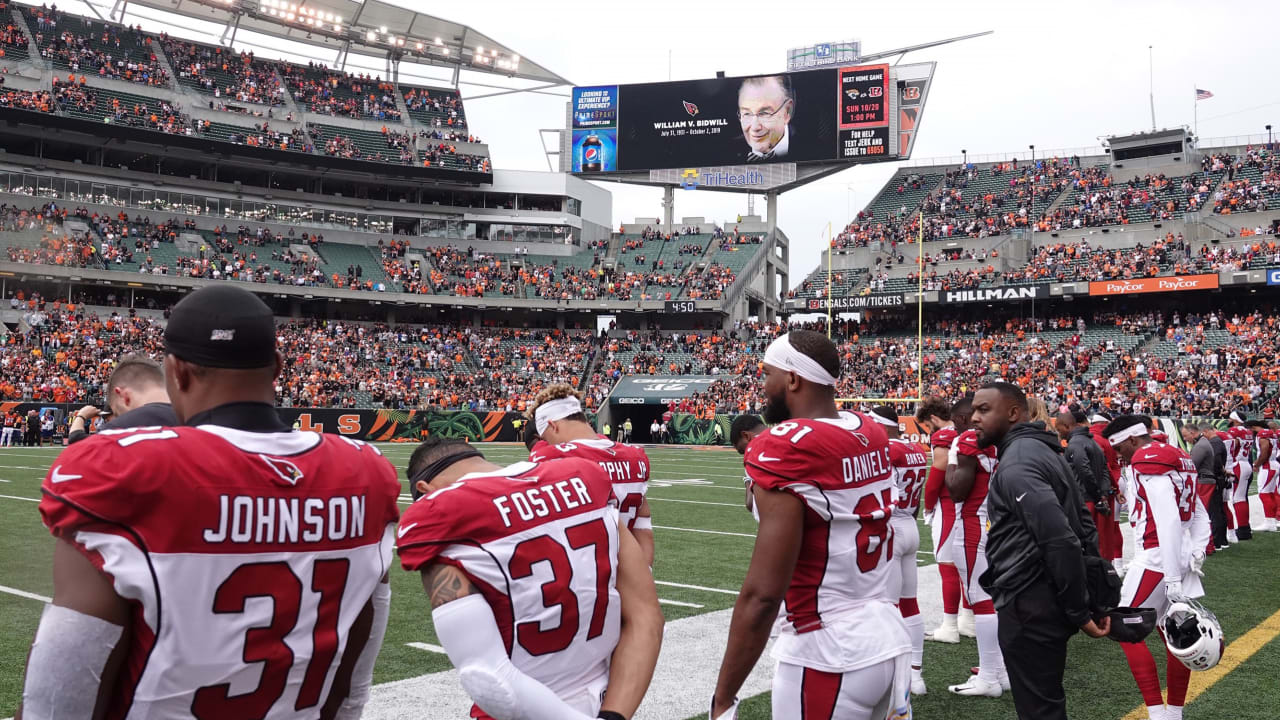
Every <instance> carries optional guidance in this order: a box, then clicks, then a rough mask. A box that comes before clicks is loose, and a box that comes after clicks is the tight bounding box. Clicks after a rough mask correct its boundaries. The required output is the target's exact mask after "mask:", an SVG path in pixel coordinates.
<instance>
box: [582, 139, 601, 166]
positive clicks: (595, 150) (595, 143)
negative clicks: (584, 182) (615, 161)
mask: <svg viewBox="0 0 1280 720" xmlns="http://www.w3.org/2000/svg"><path fill="white" fill-rule="evenodd" d="M602 169H604V143H602V142H600V138H598V137H596V135H595V133H592V134H590V135H588V136H587V139H586V140H583V141H582V172H600V171H601V170H602Z"/></svg>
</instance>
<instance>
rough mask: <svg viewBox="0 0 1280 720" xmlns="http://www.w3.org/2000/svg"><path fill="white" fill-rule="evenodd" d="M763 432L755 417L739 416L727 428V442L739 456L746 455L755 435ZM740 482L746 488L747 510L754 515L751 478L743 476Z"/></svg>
mask: <svg viewBox="0 0 1280 720" xmlns="http://www.w3.org/2000/svg"><path fill="white" fill-rule="evenodd" d="M764 431H765V426H764V423H763V422H761V421H760V418H759V417H758V416H756V415H739V416H738V417H736V418H734V419H733V424H732V425H730V426H729V442H731V443H733V449H734V450H737V451H738V454H739V455H746V454H747V446H748V445H750V444H751V441H752V440H754V439H755V438H756V436H757V435H759V434H760V433H762V432H764ZM742 480H743V482H744V483H746V486H747V510H749V511H751V512H752V514H754V513H755V503H753V502H752V501H751V478H750V477H749V476H747V475H746V474H743V476H742Z"/></svg>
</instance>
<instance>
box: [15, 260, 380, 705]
mask: <svg viewBox="0 0 1280 720" xmlns="http://www.w3.org/2000/svg"><path fill="white" fill-rule="evenodd" d="M164 343H165V352H166V357H165V361H164V366H165V377H166V385H167V386H168V394H169V398H170V400H171V401H172V404H173V412H174V414H175V415H176V416H177V418H178V420H180V421H181V422H183V423H184V424H185V426H184V427H175V428H160V427H141V428H131V429H120V430H105V431H103V432H100V433H97V434H95V435H93V436H92V437H89V438H87V439H85V440H84V441H82V442H79V443H76V444H75V445H73V446H72V447H70V448H68V449H67V450H65V451H64V452H63V454H62V455H60V456H59V457H58V461H57V464H56V465H55V466H54V467H53V468H52V469H51V470H50V471H49V474H48V476H47V478H46V479H45V483H44V487H43V493H44V497H43V499H42V500H41V501H40V514H41V516H42V517H43V519H44V521H45V525H46V526H47V527H48V528H49V530H50V532H51V533H52V534H53V535H54V536H55V537H56V538H57V542H56V544H55V546H54V552H53V603H52V604H50V605H47V606H46V607H45V609H44V613H43V614H42V615H41V619H40V625H39V628H38V629H37V630H36V637H35V640H34V642H33V643H32V647H31V654H30V656H29V658H28V661H27V673H26V682H25V686H24V688H23V696H22V697H23V704H22V706H21V707H20V708H19V711H18V716H19V717H23V718H26V719H27V720H46V719H54V718H56V719H57V720H90V719H91V718H94V719H96V718H109V719H110V720H118V719H120V718H126V719H130V720H142V719H146V720H152V719H157V720H167V719H169V718H182V719H183V720H188V719H190V718H193V717H194V718H198V719H199V720H222V719H223V718H271V719H272V720H294V719H296V720H313V719H314V718H317V717H321V718H326V719H329V718H337V719H338V720H355V719H357V718H359V717H360V714H361V712H362V710H363V706H364V703H365V700H366V698H367V697H368V693H369V686H370V683H371V682H372V679H373V665H374V661H375V659H376V658H377V655H378V650H379V649H380V647H381V645H382V634H383V631H384V630H385V629H386V623H387V615H388V612H389V609H390V605H391V589H390V586H389V584H388V583H387V581H386V572H387V567H388V566H389V564H390V562H391V550H392V543H393V541H394V532H395V522H396V519H397V518H398V516H399V509H398V506H397V504H396V502H397V499H398V498H399V495H400V483H399V481H398V480H397V479H396V474H395V468H394V467H392V466H391V463H389V462H388V461H387V460H386V459H385V458H383V457H382V455H381V454H380V453H379V452H378V451H377V450H376V449H375V448H373V447H372V446H368V445H366V444H365V443H362V442H357V441H353V440H348V439H346V438H342V437H339V436H337V435H321V434H319V433H313V432H296V431H291V430H290V429H289V427H288V426H286V425H285V424H284V423H282V422H281V421H280V418H279V416H278V415H277V413H276V409H275V404H274V403H275V378H276V377H277V376H278V374H279V372H280V369H281V368H282V367H283V366H284V361H283V358H281V356H280V354H279V353H278V352H277V351H276V330H275V323H274V319H273V318H272V315H271V309H270V308H268V307H267V306H266V304H264V303H263V302H262V301H261V300H260V299H258V298H257V297H256V296H254V295H253V294H251V293H250V292H248V291H247V290H244V289H243V288H240V287H236V286H235V285H231V284H228V283H219V284H216V285H211V286H209V287H206V288H202V289H200V290H197V291H195V292H193V293H191V294H189V295H187V296H186V297H185V298H183V300H182V301H181V302H179V303H178V304H177V305H176V306H175V307H174V308H173V311H172V314H171V317H170V320H169V325H168V327H167V328H166V330H165V334H164Z"/></svg>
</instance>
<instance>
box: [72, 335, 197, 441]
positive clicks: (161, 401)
mask: <svg viewBox="0 0 1280 720" xmlns="http://www.w3.org/2000/svg"><path fill="white" fill-rule="evenodd" d="M107 407H109V408H110V409H111V412H112V413H113V414H115V417H114V418H112V419H111V420H110V421H108V422H106V423H104V424H103V425H102V427H100V428H98V430H99V431H102V430H123V429H125V428H135V427H150V426H153V425H159V426H163V427H173V426H175V425H178V424H179V423H178V418H177V416H176V415H174V414H173V406H172V405H170V404H169V393H168V392H167V391H166V390H165V387H164V369H163V368H161V367H160V363H157V362H156V361H154V360H152V359H151V358H148V357H146V356H143V355H126V356H124V357H122V358H120V362H118V363H116V367H115V369H114V370H112V371H111V378H110V379H108V380H107ZM98 414H99V410H98V408H96V407H94V406H92V405H86V406H84V407H82V408H80V409H79V410H77V411H76V414H75V415H74V416H72V419H71V427H70V430H69V432H68V433H67V443H68V444H70V443H75V442H79V441H81V440H83V439H85V438H87V437H89V430H88V428H87V427H86V424H87V423H88V422H89V420H91V419H93V418H94V417H95V416H96V415H98Z"/></svg>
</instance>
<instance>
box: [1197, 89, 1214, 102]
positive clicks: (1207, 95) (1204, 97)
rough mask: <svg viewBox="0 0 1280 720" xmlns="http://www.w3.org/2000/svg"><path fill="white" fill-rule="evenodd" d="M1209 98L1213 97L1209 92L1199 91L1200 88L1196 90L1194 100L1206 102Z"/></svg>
mask: <svg viewBox="0 0 1280 720" xmlns="http://www.w3.org/2000/svg"><path fill="white" fill-rule="evenodd" d="M1211 97H1213V93H1211V92H1209V91H1208V90H1201V89H1200V88H1196V100H1208V99H1209V98H1211Z"/></svg>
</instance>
